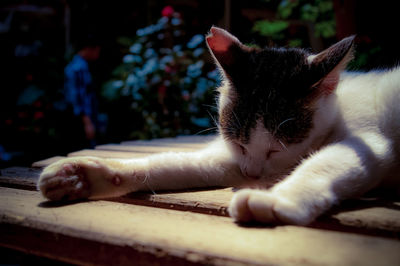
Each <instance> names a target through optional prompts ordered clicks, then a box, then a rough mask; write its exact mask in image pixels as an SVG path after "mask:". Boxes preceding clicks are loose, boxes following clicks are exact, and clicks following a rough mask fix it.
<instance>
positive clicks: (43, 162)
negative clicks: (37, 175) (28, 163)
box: [32, 156, 65, 168]
mask: <svg viewBox="0 0 400 266" xmlns="http://www.w3.org/2000/svg"><path fill="white" fill-rule="evenodd" d="M64 158H65V156H54V157H50V158H48V159H44V160H41V161H37V162H34V163H33V164H32V167H34V168H43V167H46V166H48V165H50V164H52V163H55V162H58V161H59V160H61V159H64Z"/></svg>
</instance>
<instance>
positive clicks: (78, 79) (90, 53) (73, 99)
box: [64, 38, 101, 147]
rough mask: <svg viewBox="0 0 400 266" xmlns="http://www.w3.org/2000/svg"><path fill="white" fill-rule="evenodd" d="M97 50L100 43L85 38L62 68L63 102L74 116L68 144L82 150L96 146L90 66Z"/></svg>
mask: <svg viewBox="0 0 400 266" xmlns="http://www.w3.org/2000/svg"><path fill="white" fill-rule="evenodd" d="M100 51H101V45H100V43H99V41H98V40H95V39H93V38H88V39H86V40H85V41H84V42H83V43H81V45H80V46H79V51H78V52H77V54H75V55H74V57H73V58H72V60H71V61H70V62H69V63H68V64H67V66H66V67H65V69H64V77H65V78H64V90H65V100H66V102H67V104H68V106H69V108H70V111H71V112H72V113H73V116H74V122H73V125H74V126H73V130H72V131H73V132H71V136H70V137H71V138H73V139H71V141H73V142H74V143H75V144H78V143H79V144H80V145H81V146H85V147H93V146H94V145H95V143H96V141H95V140H96V123H97V98H96V93H95V89H94V86H93V78H92V74H91V71H90V67H89V65H90V64H91V63H94V62H95V61H97V60H98V59H99V57H100ZM75 141H76V142H75Z"/></svg>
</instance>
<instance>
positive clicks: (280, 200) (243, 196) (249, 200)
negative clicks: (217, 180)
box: [228, 189, 314, 225]
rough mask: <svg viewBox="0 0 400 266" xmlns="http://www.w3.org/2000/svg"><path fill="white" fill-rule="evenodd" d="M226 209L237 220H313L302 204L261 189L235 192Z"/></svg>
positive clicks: (299, 223)
mask: <svg viewBox="0 0 400 266" xmlns="http://www.w3.org/2000/svg"><path fill="white" fill-rule="evenodd" d="M228 211H229V214H230V216H231V217H232V218H233V219H234V220H235V221H238V222H249V221H257V222H262V223H268V224H282V223H283V224H296V225H307V224H309V223H310V222H312V221H313V220H314V216H313V215H311V213H310V212H309V211H308V210H307V209H306V208H304V206H299V205H298V204H297V203H296V202H295V201H293V200H290V199H288V198H286V197H282V196H279V195H276V194H274V193H272V192H270V191H263V190H253V189H242V190H240V191H238V192H236V193H235V195H234V196H233V198H232V200H231V202H230V206H229V209H228Z"/></svg>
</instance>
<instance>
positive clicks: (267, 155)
mask: <svg viewBox="0 0 400 266" xmlns="http://www.w3.org/2000/svg"><path fill="white" fill-rule="evenodd" d="M278 152H279V151H278V150H269V151H267V154H266V158H267V160H269V159H271V156H272V155H274V154H277V153H278Z"/></svg>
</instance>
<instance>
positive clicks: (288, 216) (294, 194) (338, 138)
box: [38, 69, 400, 224]
mask: <svg viewBox="0 0 400 266" xmlns="http://www.w3.org/2000/svg"><path fill="white" fill-rule="evenodd" d="M221 94H222V96H221V100H220V102H219V105H220V106H219V107H220V110H222V109H223V108H224V106H225V105H226V101H229V98H227V97H228V96H227V92H226V91H222V92H221ZM399 102H400V69H393V70H390V71H386V72H371V73H366V74H361V73H353V74H349V73H345V74H343V75H342V76H341V80H340V82H339V85H338V87H337V90H336V92H335V93H332V94H329V95H325V96H323V97H321V98H319V99H318V100H317V101H316V102H315V108H316V109H317V111H316V113H315V116H314V120H313V122H314V128H313V130H312V131H311V133H310V134H309V136H308V138H307V139H306V140H304V141H303V142H302V143H299V144H294V145H285V144H283V143H279V142H277V141H276V140H274V139H273V138H272V136H271V134H270V133H269V132H266V131H265V129H264V128H263V126H262V123H260V122H259V123H258V126H257V127H256V128H255V129H254V130H253V131H252V133H251V141H250V143H249V144H246V145H245V149H246V154H245V155H242V154H241V151H240V150H239V149H238V148H237V147H236V146H235V145H237V144H233V143H229V142H225V140H223V139H222V138H221V137H218V138H217V139H216V140H215V141H214V142H212V143H210V145H209V146H208V147H207V148H205V149H203V150H199V151H197V152H188V153H163V154H157V155H153V156H149V157H147V158H144V159H129V160H117V159H100V158H90V157H80V158H68V159H65V160H61V161H59V162H57V163H55V164H52V165H50V166H49V167H47V168H46V169H44V171H43V173H42V175H41V177H40V180H39V183H38V187H39V189H40V190H41V191H42V193H43V194H44V196H46V197H47V198H49V199H52V200H59V199H62V198H69V199H75V198H82V197H89V198H100V197H113V196H119V195H123V194H126V193H129V192H133V191H138V190H150V191H154V190H162V189H183V188H190V187H207V186H246V185H248V186H253V185H254V184H259V185H260V184H261V185H263V186H266V187H267V186H269V185H271V184H273V183H276V182H278V181H280V180H281V179H283V180H282V181H281V182H279V183H277V184H276V185H275V186H273V187H272V188H271V189H269V190H265V189H261V190H253V189H244V190H240V191H239V192H237V193H236V194H235V196H234V198H233V199H232V202H231V205H230V208H229V211H230V214H231V215H232V216H233V218H234V219H236V220H239V221H248V220H252V219H255V220H258V221H262V222H269V223H275V222H284V223H293V224H308V223H310V222H311V221H312V220H314V219H315V218H316V217H317V216H319V215H321V214H322V213H323V212H325V211H326V210H327V209H329V208H330V207H332V205H334V204H336V203H338V202H339V201H340V200H342V199H346V198H350V197H354V196H358V195H360V194H362V193H364V192H366V191H368V190H369V189H371V188H373V187H376V186H377V185H379V184H381V183H382V184H386V183H387V184H397V185H398V183H399V178H397V177H394V176H393V175H388V174H390V173H391V172H393V171H394V169H397V168H399V163H398V162H399V161H400V160H399V159H400V158H399V155H398V152H399V147H400V146H399V142H400V119H399V117H400V105H399ZM282 122H285V121H282ZM271 150H274V151H277V152H274V153H272V154H271V156H269V157H268V156H266V154H268V152H269V151H271ZM246 171H248V172H251V174H250V176H252V177H254V176H257V178H259V179H254V178H253V179H252V178H249V177H246ZM242 173H243V174H242ZM284 177H285V178H284Z"/></svg>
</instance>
